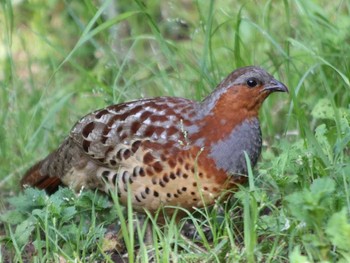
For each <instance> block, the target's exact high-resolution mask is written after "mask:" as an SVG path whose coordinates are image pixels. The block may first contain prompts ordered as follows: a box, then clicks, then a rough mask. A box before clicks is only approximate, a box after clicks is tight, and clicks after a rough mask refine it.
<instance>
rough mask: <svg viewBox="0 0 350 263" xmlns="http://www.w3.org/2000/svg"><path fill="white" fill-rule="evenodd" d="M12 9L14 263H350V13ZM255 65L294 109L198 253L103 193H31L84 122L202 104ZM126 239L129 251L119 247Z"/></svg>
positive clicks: (205, 215)
mask: <svg viewBox="0 0 350 263" xmlns="http://www.w3.org/2000/svg"><path fill="white" fill-rule="evenodd" d="M0 8H1V9H0V10H1V11H0V24H1V27H0V41H1V42H0V189H1V191H0V197H1V199H0V211H1V214H0V221H1V225H0V245H1V250H0V262H1V261H3V262H96V261H99V262H117V261H118V260H119V261H120V262H121V261H122V259H123V258H124V260H126V261H129V262H134V261H138V262H148V261H150V260H151V259H153V260H154V261H156V262H170V261H171V262H350V245H349V244H350V221H349V219H350V217H349V211H350V195H349V190H350V189H349V183H350V158H349V155H350V149H349V141H350V125H349V123H350V104H349V101H350V83H349V76H350V31H349V28H350V1H349V0H335V1H326V0H284V1H265V0H263V1H258V0H255V1H246V0H244V1H243V0H217V1H214V0H211V1H210V0H208V1H204V0H203V1H200V0H198V1H190V0H172V1H156V0H148V1H141V0H135V1H129V0H109V1H107V0H106V1H102V0H101V1H97V0H95V1H92V0H84V1H69V0H65V1H59V0H50V1H43V0H31V1H29V0H27V1H25V0H22V1H21V0H17V1H11V0H1V1H0ZM252 64H253V65H260V66H262V67H263V68H265V69H266V70H268V71H269V72H271V73H272V74H274V75H275V76H276V78H277V79H279V80H281V81H283V82H284V83H286V84H287V86H288V87H289V90H290V94H289V96H286V95H285V94H274V95H272V96H271V97H270V98H269V99H268V100H267V101H266V102H265V103H264V106H263V108H262V110H261V114H260V118H261V123H262V130H263V138H264V148H263V153H262V157H261V159H260V161H259V164H258V166H257V167H256V168H255V170H254V172H253V174H250V182H249V185H247V186H245V187H242V188H241V189H240V191H239V192H238V193H236V194H235V198H233V200H231V201H230V202H228V203H225V204H221V205H220V204H218V205H217V206H215V209H213V210H209V209H204V210H202V211H199V212H198V213H199V214H201V219H197V218H195V217H193V216H191V215H189V221H190V222H191V224H192V225H194V226H195V229H196V231H197V235H196V237H195V239H194V240H192V238H185V237H184V236H183V235H180V234H179V233H180V232H179V229H180V228H181V227H182V224H180V225H178V224H175V223H174V222H173V221H172V220H170V221H169V222H167V224H166V225H165V226H164V227H162V228H160V227H157V226H156V225H155V228H154V231H153V237H154V244H153V246H151V247H150V246H147V245H146V244H143V242H142V241H140V242H139V241H137V240H138V239H137V238H135V237H134V235H133V233H134V232H135V235H136V236H138V237H140V238H139V239H140V240H142V236H143V235H144V232H145V229H144V228H143V227H142V226H141V227H138V228H137V229H133V228H132V221H133V220H132V218H133V215H132V213H131V211H130V210H128V211H123V210H122V209H121V208H120V207H119V205H118V203H117V202H116V201H115V202H110V201H108V200H107V199H106V198H105V197H103V196H100V195H98V194H97V193H92V192H84V193H82V194H81V195H79V196H76V195H74V194H73V193H71V192H70V191H69V190H68V189H64V190H61V191H59V192H58V193H57V194H55V195H53V196H51V197H48V196H46V195H45V194H44V193H43V192H40V191H36V190H27V191H26V192H25V193H21V194H20V187H19V179H20V177H21V176H22V174H23V173H24V172H25V170H26V169H28V168H29V167H30V166H31V165H32V164H34V163H35V162H36V161H37V160H39V159H40V158H42V157H44V156H46V155H47V154H48V153H49V152H50V151H52V150H53V149H55V148H56V147H57V146H58V145H59V143H60V141H62V139H63V138H64V137H65V136H66V135H67V134H68V132H69V130H70V128H71V127H72V126H73V124H74V123H75V122H76V121H77V120H78V119H79V118H80V117H81V116H83V115H84V114H86V113H88V112H90V111H92V110H95V109H98V108H101V107H104V106H105V105H107V104H112V103H119V102H122V101H127V100H132V99H136V98H140V97H151V96H158V95H170V96H181V97H186V98H192V99H197V100H200V99H202V98H203V97H204V96H205V95H206V94H208V93H209V92H210V91H211V90H212V89H213V88H214V87H215V85H216V84H217V83H219V81H220V80H221V79H222V78H223V77H225V76H226V75H227V74H228V73H230V72H231V71H232V70H233V69H235V68H237V67H241V66H245V65H252ZM233 114H234V113H233ZM218 211H221V212H220V213H219V212H218ZM125 218H129V221H125V220H124V219H125ZM116 222H119V223H116ZM111 225H116V226H117V228H118V227H119V228H120V229H121V233H122V235H123V238H124V241H125V243H124V244H121V243H120V242H119V241H118V240H117V239H115V238H114V237H115V236H114V235H110V236H108V234H110V233H111V232H110V226H111ZM203 229H207V232H209V233H210V234H209V237H208V235H206V232H205V231H203ZM118 245H119V246H120V247H122V248H120V249H119V250H118V251H116V250H115V249H114V248H115V247H116V246H117V247H118Z"/></svg>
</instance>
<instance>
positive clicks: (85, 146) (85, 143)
mask: <svg viewBox="0 0 350 263" xmlns="http://www.w3.org/2000/svg"><path fill="white" fill-rule="evenodd" d="M90 144H91V142H90V141H87V140H83V150H84V151H85V152H89V147H90Z"/></svg>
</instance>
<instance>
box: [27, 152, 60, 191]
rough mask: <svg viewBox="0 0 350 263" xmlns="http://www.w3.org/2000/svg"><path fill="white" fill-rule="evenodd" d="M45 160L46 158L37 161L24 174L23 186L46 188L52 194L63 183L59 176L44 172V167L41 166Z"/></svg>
mask: <svg viewBox="0 0 350 263" xmlns="http://www.w3.org/2000/svg"><path fill="white" fill-rule="evenodd" d="M44 161H45V159H44V160H41V161H40V162H37V163H36V164H35V165H34V166H32V167H31V168H30V169H29V170H28V171H27V172H26V173H25V174H24V176H23V178H22V179H21V186H22V188H27V187H35V188H39V189H44V190H45V191H46V192H47V193H49V194H52V193H54V192H56V191H57V190H58V187H59V186H60V185H63V184H62V181H61V180H60V179H59V178H58V177H55V176H49V175H48V174H45V173H43V170H44V169H41V168H42V165H43V163H44Z"/></svg>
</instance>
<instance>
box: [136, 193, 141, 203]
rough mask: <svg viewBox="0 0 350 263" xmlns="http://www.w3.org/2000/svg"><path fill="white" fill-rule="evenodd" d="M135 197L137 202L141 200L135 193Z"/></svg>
mask: <svg viewBox="0 0 350 263" xmlns="http://www.w3.org/2000/svg"><path fill="white" fill-rule="evenodd" d="M135 199H136V201H137V202H139V203H141V200H140V198H139V197H138V196H137V195H135Z"/></svg>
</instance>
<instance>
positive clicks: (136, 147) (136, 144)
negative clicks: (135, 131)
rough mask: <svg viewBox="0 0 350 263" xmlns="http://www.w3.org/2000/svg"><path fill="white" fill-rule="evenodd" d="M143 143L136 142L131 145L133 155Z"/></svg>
mask: <svg viewBox="0 0 350 263" xmlns="http://www.w3.org/2000/svg"><path fill="white" fill-rule="evenodd" d="M140 145H141V141H135V142H133V143H132V144H131V151H132V152H133V153H135V152H137V150H138V149H139V148H140Z"/></svg>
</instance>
